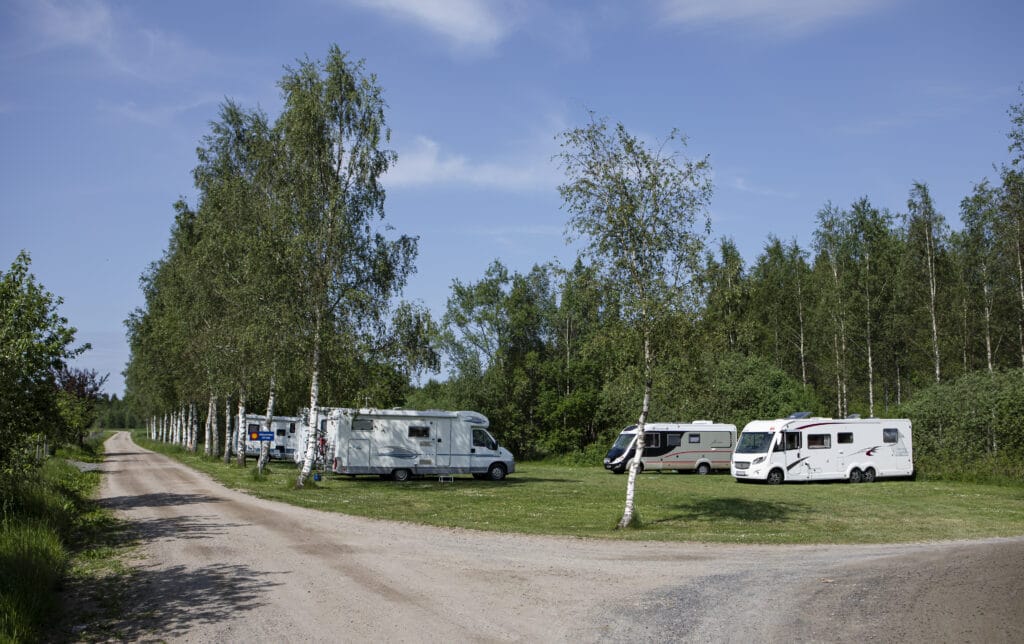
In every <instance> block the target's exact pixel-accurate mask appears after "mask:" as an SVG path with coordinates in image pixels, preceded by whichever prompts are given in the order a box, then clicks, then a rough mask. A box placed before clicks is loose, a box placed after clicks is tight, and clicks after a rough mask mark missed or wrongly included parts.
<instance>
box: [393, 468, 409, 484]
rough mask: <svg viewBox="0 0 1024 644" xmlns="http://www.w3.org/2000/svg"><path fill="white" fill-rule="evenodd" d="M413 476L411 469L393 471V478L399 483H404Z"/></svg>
mask: <svg viewBox="0 0 1024 644" xmlns="http://www.w3.org/2000/svg"><path fill="white" fill-rule="evenodd" d="M411 477H412V472H410V471H409V470H405V469H401V470H394V471H393V472H391V480H393V481H398V482H399V483H404V482H405V481H408V480H409V479H410V478H411Z"/></svg>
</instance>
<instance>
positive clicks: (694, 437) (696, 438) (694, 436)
mask: <svg viewBox="0 0 1024 644" xmlns="http://www.w3.org/2000/svg"><path fill="white" fill-rule="evenodd" d="M686 436H687V438H688V439H689V442H690V443H691V444H693V443H699V442H700V434H687V435H686Z"/></svg>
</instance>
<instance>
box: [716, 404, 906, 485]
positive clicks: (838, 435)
mask: <svg viewBox="0 0 1024 644" xmlns="http://www.w3.org/2000/svg"><path fill="white" fill-rule="evenodd" d="M807 416H808V415H807V414H803V413H801V414H794V415H793V416H791V417H789V418H785V419H779V420H754V421H751V422H750V423H748V424H747V426H746V427H744V428H743V432H742V433H741V434H740V439H739V442H737V444H736V449H735V451H734V452H733V455H732V467H731V472H732V475H733V476H734V477H735V478H736V480H738V481H752V480H753V481H767V482H768V483H770V484H773V485H776V484H779V483H782V482H783V481H835V480H840V481H842V480H845V481H849V482H850V483H860V482H862V481H863V482H867V483H870V482H872V481H874V480H875V479H877V478H881V477H898V476H912V475H913V473H914V461H913V456H914V453H913V441H912V438H911V431H910V421H909V420H907V419H905V418H898V419H888V418H844V419H832V418H809V417H807Z"/></svg>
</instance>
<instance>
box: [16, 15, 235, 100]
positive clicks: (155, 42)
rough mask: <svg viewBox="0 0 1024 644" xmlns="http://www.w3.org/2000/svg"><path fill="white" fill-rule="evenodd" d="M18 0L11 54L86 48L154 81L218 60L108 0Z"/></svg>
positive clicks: (106, 63)
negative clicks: (118, 9) (142, 22)
mask: <svg viewBox="0 0 1024 644" xmlns="http://www.w3.org/2000/svg"><path fill="white" fill-rule="evenodd" d="M16 1H17V5H16V6H17V11H15V12H14V13H13V16H14V17H15V18H16V19H17V20H18V21H19V22H20V23H21V24H20V25H19V29H18V33H19V34H20V39H19V40H18V41H17V42H12V43H7V44H6V46H5V48H4V49H5V52H6V53H7V55H9V56H11V55H13V56H18V57H24V56H31V55H35V54H39V53H42V52H46V51H51V50H59V49H72V50H81V51H84V52H87V53H89V54H91V55H92V56H95V58H96V59H98V60H99V61H101V62H102V65H103V69H102V71H105V72H113V73H116V74H123V75H127V76H133V77H136V78H139V79H143V80H147V81H152V82H163V81H166V80H168V79H175V78H182V77H185V76H188V75H190V74H192V73H195V72H196V71H197V70H202V69H208V68H210V67H211V66H212V65H213V64H214V63H215V62H216V61H215V60H214V57H213V56H211V55H210V54H209V53H208V52H205V51H203V50H201V49H199V48H197V47H195V46H192V45H190V44H189V43H186V42H185V41H183V40H181V39H180V38H178V37H177V36H175V35H173V34H168V33H166V32H162V31H159V30H156V29H150V28H145V27H142V26H139V25H137V24H134V23H133V21H132V19H131V16H130V13H128V12H127V11H125V12H114V11H113V10H112V9H111V5H109V4H108V3H106V2H103V1H102V0H80V1H72V2H64V1H60V0H16ZM129 7H130V5H129Z"/></svg>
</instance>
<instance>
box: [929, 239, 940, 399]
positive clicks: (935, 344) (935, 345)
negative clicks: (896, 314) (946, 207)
mask: <svg viewBox="0 0 1024 644" xmlns="http://www.w3.org/2000/svg"><path fill="white" fill-rule="evenodd" d="M926 238H927V242H928V250H927V253H926V259H927V263H928V310H929V312H930V313H931V316H932V353H933V354H934V357H935V382H940V381H941V380H942V370H941V368H940V363H939V316H938V310H937V308H938V285H937V284H936V276H935V250H934V248H933V247H932V246H933V245H934V243H935V231H934V230H933V229H932V226H931V224H929V226H928V232H927V235H926Z"/></svg>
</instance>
